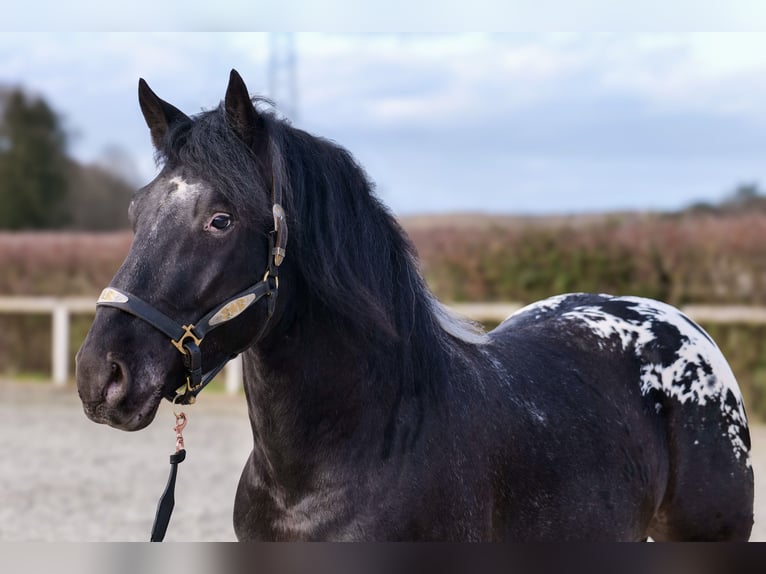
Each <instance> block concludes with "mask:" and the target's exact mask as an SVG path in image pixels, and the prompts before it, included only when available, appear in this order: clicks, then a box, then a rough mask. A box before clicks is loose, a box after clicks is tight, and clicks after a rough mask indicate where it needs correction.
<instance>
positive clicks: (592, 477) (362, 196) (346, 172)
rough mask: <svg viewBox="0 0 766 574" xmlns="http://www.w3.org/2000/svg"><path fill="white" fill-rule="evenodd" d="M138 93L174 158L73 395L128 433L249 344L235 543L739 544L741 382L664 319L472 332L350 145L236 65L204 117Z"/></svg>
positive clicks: (661, 311)
mask: <svg viewBox="0 0 766 574" xmlns="http://www.w3.org/2000/svg"><path fill="white" fill-rule="evenodd" d="M139 102H140V105H141V109H142V111H143V114H144V117H145V119H146V122H147V124H148V126H149V130H150V132H151V137H152V140H153V142H154V145H155V147H156V149H157V153H158V156H159V158H160V160H161V162H162V166H163V167H162V171H161V172H160V174H159V175H158V176H157V178H156V179H155V180H154V181H152V182H151V183H150V184H149V185H147V186H146V187H144V188H142V189H140V190H138V191H137V192H136V194H135V197H134V198H133V202H132V204H131V207H130V218H131V221H132V224H133V227H134V232H135V238H134V241H133V244H132V247H131V250H130V253H129V254H128V256H127V259H126V260H125V262H124V263H123V265H122V267H121V268H120V269H119V271H118V272H117V274H116V275H115V277H114V279H113V281H112V285H111V288H109V289H106V290H105V291H104V293H103V294H102V297H101V299H100V301H99V302H100V305H99V309H98V312H97V314H96V318H95V321H94V323H93V326H92V327H91V330H90V332H89V334H88V337H87V339H86V340H85V342H84V344H83V346H82V348H81V349H80V351H79V353H78V358H77V384H78V390H79V394H80V397H81V398H82V401H83V404H84V409H85V412H86V413H87V415H88V417H90V418H91V419H92V420H94V421H96V422H100V423H107V424H110V425H112V426H114V427H117V428H121V429H124V430H138V429H141V428H143V427H145V426H146V425H148V424H149V423H150V422H151V421H152V419H153V418H154V416H155V413H156V411H157V407H158V405H159V403H160V401H161V400H162V398H163V397H165V398H168V399H171V400H173V399H175V400H176V401H178V402H181V403H184V402H188V401H190V400H192V399H193V398H194V396H196V394H197V393H198V392H199V391H200V390H201V388H202V386H203V385H204V384H205V383H206V382H207V380H209V379H210V378H211V377H212V374H214V373H215V372H216V371H217V370H218V369H220V367H221V366H222V365H223V364H224V363H225V361H226V360H228V359H229V358H230V357H231V356H233V355H235V354H237V353H239V352H241V353H242V354H243V357H244V377H245V393H246V397H247V403H248V407H249V413H250V421H251V424H252V431H253V450H252V453H251V455H250V457H249V459H248V460H247V462H246V463H245V467H244V470H243V472H242V478H241V480H240V483H239V489H238V491H237V494H236V503H235V508H234V526H235V531H236V534H237V536H238V537H239V538H240V539H244V540H251V539H269V540H297V539H308V540H320V539H321V540H575V539H579V540H643V539H645V538H646V537H647V536H651V537H652V538H654V539H655V540H746V539H748V537H749V535H750V531H751V527H752V524H753V471H752V468H751V464H750V455H749V452H750V438H749V432H748V426H747V419H746V416H745V411H744V408H743V404H742V398H741V395H740V392H739V390H738V387H737V383H736V381H735V379H734V376H733V375H732V372H731V369H730V368H729V366H728V364H727V363H726V361H725V359H724V358H723V356H722V355H721V352H720V351H719V349H718V348H717V347H716V345H715V343H714V342H713V341H712V340H711V339H710V337H709V336H708V335H707V334H706V333H705V332H704V331H703V330H702V329H701V328H700V327H699V326H697V325H696V324H695V323H693V322H692V321H691V320H689V319H688V318H687V317H685V316H684V315H683V314H681V313H680V312H679V311H678V310H676V309H674V308H672V307H669V306H667V305H665V304H663V303H658V302H655V301H650V300H647V299H641V298H634V297H612V296H608V295H590V294H570V295H561V296H558V297H554V298H551V299H547V300H545V301H542V302H539V303H536V304H534V305H531V306H529V307H526V308H525V309H523V310H521V311H519V312H517V313H515V314H514V315H512V316H511V317H509V318H508V319H507V320H506V321H504V322H503V323H502V324H501V325H500V326H499V327H498V328H497V329H495V330H493V331H492V332H490V333H483V332H482V331H481V330H480V329H478V328H477V327H476V326H474V325H473V324H471V323H469V322H467V321H464V320H461V319H458V318H455V317H454V316H452V315H451V314H450V313H449V312H448V311H447V310H445V308H444V307H443V306H442V305H440V304H439V303H438V302H437V301H436V300H435V298H434V297H433V296H432V295H431V293H430V292H429V291H428V289H427V288H426V286H425V284H424V281H423V279H422V277H421V276H420V274H419V272H418V268H417V263H416V259H415V255H414V250H413V248H412V246H411V244H410V243H409V241H408V239H407V238H406V236H405V234H404V233H403V231H402V230H401V228H400V227H399V225H398V224H397V222H396V221H395V219H394V217H392V215H391V214H390V213H389V212H388V211H387V209H386V208H385V207H384V206H383V205H381V203H380V202H379V201H378V199H377V198H376V196H375V195H374V193H373V190H372V186H371V184H370V182H369V180H368V178H367V176H366V175H365V173H364V171H363V170H362V168H361V167H360V166H359V165H357V164H356V163H355V162H354V160H353V159H352V157H351V155H350V154H349V153H348V152H347V151H345V150H344V149H342V148H340V147H338V146H337V145H335V144H333V143H332V142H329V141H326V140H324V139H321V138H318V137H314V136H312V135H309V134H307V133H305V132H303V131H301V130H298V129H295V128H294V127H292V126H291V125H289V124H288V123H287V122H285V121H283V120H281V119H279V118H278V117H277V116H276V115H275V114H274V113H273V112H271V111H270V110H269V109H268V106H266V105H265V104H264V102H263V101H260V100H257V99H256V100H251V98H250V96H249V94H248V91H247V88H246V87H245V85H244V83H243V81H242V79H241V78H240V76H239V75H238V74H237V73H236V72H235V71H232V73H231V76H230V80H229V85H228V88H227V91H226V96H225V100H224V102H223V103H222V104H221V105H220V106H219V107H218V108H217V109H214V110H211V111H206V112H203V113H201V114H199V115H197V116H194V117H187V116H186V115H185V114H183V113H182V112H181V111H179V110H178V109H176V108H175V107H173V106H172V105H170V104H168V103H167V102H164V101H163V100H161V99H160V98H158V97H157V96H156V95H155V94H154V93H153V92H152V91H151V90H150V89H149V87H148V86H147V85H146V83H145V82H143V80H141V81H140V82H139ZM288 226H289V229H290V235H289V240H288V237H287V228H288ZM205 313H207V315H204V316H203V314H205ZM201 316H202V318H200V317H201ZM182 324H183V326H182ZM169 338H170V339H172V340H173V342H174V343H175V345H171V344H170V341H169V340H168V339H169ZM179 352H180V353H179Z"/></svg>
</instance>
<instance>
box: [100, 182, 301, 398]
mask: <svg viewBox="0 0 766 574" xmlns="http://www.w3.org/2000/svg"><path fill="white" fill-rule="evenodd" d="M277 190H278V186H275V193H274V203H273V206H272V213H273V215H274V229H273V230H272V231H271V232H270V234H269V266H268V268H267V269H266V273H265V275H264V276H263V279H261V280H260V281H258V283H255V284H254V285H251V286H250V287H248V288H247V289H245V290H244V291H241V292H240V293H237V294H236V295H234V296H233V297H231V298H230V299H228V300H227V301H226V302H224V303H222V304H221V305H219V306H217V307H215V308H214V309H213V310H212V311H210V312H208V313H207V314H206V315H204V316H203V317H201V318H200V319H199V320H198V321H197V322H196V323H190V324H189V325H181V324H180V323H179V322H177V321H175V320H173V319H171V318H170V317H168V316H167V315H165V314H164V313H163V312H161V311H159V310H157V309H155V308H154V307H152V306H151V305H150V304H149V303H147V302H146V301H143V300H142V299H140V298H139V297H137V296H135V295H133V294H132V293H128V292H127V291H122V290H120V289H116V288H114V287H107V288H106V289H104V290H103V291H102V292H101V296H100V297H99V298H98V301H97V302H96V305H97V306H102V307H114V308H116V309H120V310H121V311H125V312H126V313H130V314H131V315H134V316H136V317H138V318H139V319H142V320H144V321H146V322H147V323H149V324H150V325H152V326H153V327H155V328H156V329H159V330H160V331H162V332H163V333H165V334H166V335H167V336H168V337H170V343H171V344H172V345H173V346H174V347H175V348H176V349H177V350H178V351H179V352H180V353H181V354H182V355H183V363H184V368H185V369H186V381H185V383H184V384H183V385H181V386H179V387H178V388H177V389H176V390H175V395H173V396H170V395H168V394H165V398H167V399H168V400H170V401H173V402H174V403H180V404H192V403H194V402H195V400H196V398H197V395H198V394H199V393H200V392H201V391H202V389H204V388H205V386H206V385H207V384H208V383H209V382H210V381H212V380H213V378H214V377H215V376H216V375H217V374H218V373H219V372H220V371H221V369H223V367H224V365H225V364H226V363H227V362H228V361H229V360H230V359H233V358H234V357H236V356H237V355H238V354H239V353H240V352H241V351H242V350H243V349H238V350H236V351H235V352H233V353H232V354H231V355H230V356H229V357H227V358H226V359H224V360H223V361H221V362H219V363H218V364H216V365H214V366H213V368H212V369H210V370H208V371H205V372H203V370H202V353H201V351H200V348H199V347H200V345H201V344H202V340H203V339H204V338H205V335H207V334H208V333H209V332H210V331H212V330H213V329H215V328H216V327H219V326H221V325H223V324H224V323H226V322H228V321H230V320H231V319H234V318H235V317H237V316H238V315H240V314H241V313H242V312H244V311H245V310H246V309H247V308H249V307H250V306H251V305H253V304H255V303H257V302H258V301H260V300H261V299H264V298H266V300H267V302H268V315H267V317H266V321H265V322H264V324H263V327H261V331H260V334H259V337H260V336H261V335H262V334H263V332H264V331H265V329H266V326H267V325H268V324H269V321H270V320H271V316H272V315H273V314H274V309H275V307H276V302H277V292H278V290H279V266H280V265H281V264H282V260H283V259H284V257H285V247H286V245H287V222H286V220H285V212H284V210H283V209H282V205H281V204H280V201H279V200H280V197H279V195H278V191H277Z"/></svg>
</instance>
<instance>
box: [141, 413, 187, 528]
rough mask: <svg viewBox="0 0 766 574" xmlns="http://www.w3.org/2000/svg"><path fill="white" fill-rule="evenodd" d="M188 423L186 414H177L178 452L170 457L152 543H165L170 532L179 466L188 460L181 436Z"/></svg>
mask: <svg viewBox="0 0 766 574" xmlns="http://www.w3.org/2000/svg"><path fill="white" fill-rule="evenodd" d="M186 421H187V419H186V413H183V412H180V413H178V414H176V426H174V427H173V430H174V431H176V452H174V453H173V454H171V455H170V476H169V477H168V483H167V485H166V486H165V491H164V492H163V493H162V496H160V501H159V503H158V504H157V514H156V515H155V517H154V526H152V535H151V537H150V538H149V541H150V542H162V541H163V539H164V538H165V533H166V532H167V530H168V524H170V516H171V515H172V514H173V507H174V506H175V503H176V498H175V490H176V477H177V476H178V465H179V464H181V463H182V462H183V461H184V460H185V459H186V449H185V448H184V437H183V435H182V434H181V433H182V431H183V429H184V427H185V426H186Z"/></svg>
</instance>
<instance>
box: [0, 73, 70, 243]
mask: <svg viewBox="0 0 766 574" xmlns="http://www.w3.org/2000/svg"><path fill="white" fill-rule="evenodd" d="M2 100H3V101H2V105H1V106H0V112H2V115H1V116H0V228H5V229H49V228H53V227H61V226H62V225H63V224H66V222H67V221H66V220H67V209H66V207H67V206H66V200H67V196H68V194H69V179H68V177H67V170H68V167H67V166H68V160H67V157H66V135H65V133H64V130H63V129H62V127H61V121H60V119H59V117H58V116H57V115H56V113H55V112H54V111H53V110H52V109H51V108H50V106H49V105H48V104H47V103H46V102H45V101H44V100H43V99H42V98H40V97H30V96H27V95H26V94H25V93H24V92H23V91H22V90H21V89H18V88H16V89H13V90H11V91H10V92H6V93H5V94H4V95H3V98H2Z"/></svg>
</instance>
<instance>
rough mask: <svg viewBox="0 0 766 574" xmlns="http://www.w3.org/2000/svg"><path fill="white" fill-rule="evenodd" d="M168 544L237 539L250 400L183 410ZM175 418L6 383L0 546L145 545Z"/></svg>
mask: <svg viewBox="0 0 766 574" xmlns="http://www.w3.org/2000/svg"><path fill="white" fill-rule="evenodd" d="M185 410H186V412H187V414H188V415H189V424H188V426H187V427H186V430H185V431H184V438H185V442H186V449H187V458H186V461H185V462H184V463H183V464H181V465H180V467H179V477H178V484H177V488H176V506H175V511H174V514H173V518H172V519H171V522H170V526H169V528H168V534H167V536H166V538H165V539H166V540H168V541H227V540H235V536H234V529H233V527H232V508H233V504H234V494H235V491H236V488H237V482H238V481H239V475H240V472H241V470H242V467H243V465H244V463H245V460H246V459H247V456H248V454H249V452H250V447H251V444H252V443H251V441H252V438H251V435H250V426H249V423H248V420H247V409H246V407H245V404H244V399H243V398H242V397H228V396H223V395H216V394H212V393H208V394H203V395H202V397H201V399H200V404H198V405H195V406H193V407H190V408H187V409H185ZM174 422H175V419H174V417H173V415H172V411H171V409H170V406H169V404H168V403H167V402H163V405H162V406H161V407H160V411H159V413H158V414H157V418H156V419H155V421H154V423H152V424H151V425H150V426H149V427H148V428H146V429H144V430H142V431H139V432H135V433H126V432H122V431H118V430H115V429H112V428H110V427H107V426H104V425H96V424H94V423H92V422H90V421H89V420H87V419H86V417H85V415H84V414H83V412H82V407H81V406H80V401H79V399H78V397H77V392H76V390H75V388H74V387H73V386H70V387H67V388H53V387H52V386H51V385H46V384H37V383H34V384H32V383H30V384H24V385H22V384H18V383H11V382H0V540H1V541H60V542H63V541H144V540H148V539H149V531H150V529H151V526H152V521H153V519H154V512H155V508H156V505H157V500H158V498H159V496H160V494H161V493H162V490H163V489H164V487H165V483H166V481H167V476H168V470H169V464H168V455H169V454H170V453H171V452H172V451H173V449H174V445H175V435H174V433H173V430H172V427H173V424H174ZM751 434H752V442H753V466H754V469H755V476H756V494H755V497H756V499H755V503H756V513H755V514H756V521H755V527H754V529H753V535H752V540H754V541H766V521H764V520H763V519H762V517H763V516H764V512H766V507H765V506H764V505H766V426H760V425H759V426H756V427H754V428H752V429H751Z"/></svg>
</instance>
